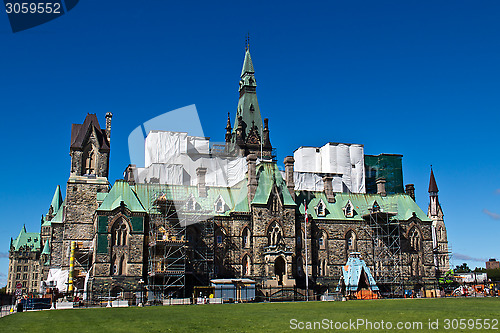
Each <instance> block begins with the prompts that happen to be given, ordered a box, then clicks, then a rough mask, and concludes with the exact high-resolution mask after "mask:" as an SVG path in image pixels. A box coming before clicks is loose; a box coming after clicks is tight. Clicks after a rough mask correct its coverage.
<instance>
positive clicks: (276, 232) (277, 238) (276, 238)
mask: <svg viewBox="0 0 500 333" xmlns="http://www.w3.org/2000/svg"><path fill="white" fill-rule="evenodd" d="M267 238H268V242H269V246H277V245H278V244H279V243H280V242H281V238H282V232H281V227H280V225H279V224H278V223H277V222H276V221H275V222H273V223H272V224H271V226H270V227H269V229H268V232H267Z"/></svg>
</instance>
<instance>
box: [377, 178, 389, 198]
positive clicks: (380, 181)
mask: <svg viewBox="0 0 500 333" xmlns="http://www.w3.org/2000/svg"><path fill="white" fill-rule="evenodd" d="M375 182H376V183H377V194H380V195H381V196H383V197H385V196H386V195H387V192H385V178H377V180H376V181H375Z"/></svg>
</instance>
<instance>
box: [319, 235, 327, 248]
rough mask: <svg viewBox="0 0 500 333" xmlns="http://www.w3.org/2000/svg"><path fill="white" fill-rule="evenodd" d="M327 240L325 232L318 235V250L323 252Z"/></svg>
mask: <svg viewBox="0 0 500 333" xmlns="http://www.w3.org/2000/svg"><path fill="white" fill-rule="evenodd" d="M327 239H328V238H327V236H326V232H324V231H321V232H320V234H319V238H318V245H319V249H320V250H325V249H326V242H327Z"/></svg>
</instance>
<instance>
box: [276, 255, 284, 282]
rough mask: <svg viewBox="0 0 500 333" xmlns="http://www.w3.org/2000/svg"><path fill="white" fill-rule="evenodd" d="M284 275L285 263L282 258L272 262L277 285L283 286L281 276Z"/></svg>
mask: <svg viewBox="0 0 500 333" xmlns="http://www.w3.org/2000/svg"><path fill="white" fill-rule="evenodd" d="M285 274H286V263H285V260H284V259H283V258H282V257H278V258H276V260H275V261H274V275H275V276H276V277H277V278H278V285H280V286H282V285H283V276H284V275H285Z"/></svg>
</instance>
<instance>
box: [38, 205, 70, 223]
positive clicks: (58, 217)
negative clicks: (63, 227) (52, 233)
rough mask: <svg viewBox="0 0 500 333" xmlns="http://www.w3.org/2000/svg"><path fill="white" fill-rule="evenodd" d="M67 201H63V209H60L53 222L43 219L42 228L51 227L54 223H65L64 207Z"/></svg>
mask: <svg viewBox="0 0 500 333" xmlns="http://www.w3.org/2000/svg"><path fill="white" fill-rule="evenodd" d="M65 202H66V201H63V202H62V203H61V207H59V210H58V211H57V212H56V215H55V216H54V217H53V218H52V220H50V221H47V218H46V217H44V218H43V223H42V227H50V226H51V225H52V223H62V222H63V217H64V216H63V212H64V206H65V205H66V204H65Z"/></svg>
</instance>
